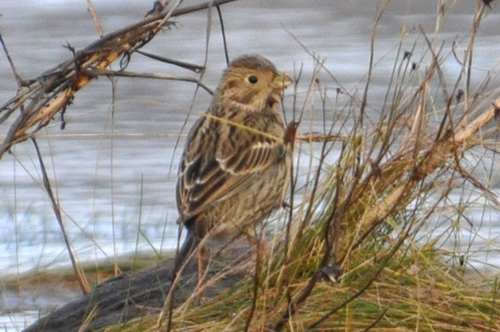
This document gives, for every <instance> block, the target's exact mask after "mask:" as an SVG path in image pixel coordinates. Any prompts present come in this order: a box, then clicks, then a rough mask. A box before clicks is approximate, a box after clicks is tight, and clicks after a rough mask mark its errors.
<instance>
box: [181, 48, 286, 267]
mask: <svg viewBox="0 0 500 332" xmlns="http://www.w3.org/2000/svg"><path fill="white" fill-rule="evenodd" d="M291 83H292V79H291V78H290V76H289V75H287V74H286V73H280V72H278V71H277V70H276V67H275V66H274V65H273V64H272V63H271V62H270V61H269V60H267V59H265V58H264V57H262V56H259V55H243V56H241V57H239V58H237V59H236V60H234V61H232V62H231V63H230V64H229V66H228V68H227V69H226V71H225V72H224V75H223V76H222V79H221V81H220V83H219V86H218V87H217V90H216V91H215V94H214V96H213V99H212V103H211V105H210V107H209V109H208V111H207V112H206V113H205V114H204V115H203V116H201V117H200V118H199V119H198V121H197V122H196V123H195V124H194V126H193V127H192V128H191V131H190V132H189V135H188V138H187V142H186V145H185V148H184V154H183V156H182V159H181V162H180V166H179V177H178V182H177V191H176V194H177V197H176V198H177V209H178V211H179V216H180V217H179V221H178V222H179V223H182V224H183V225H184V226H185V227H186V228H187V237H186V240H185V242H184V244H183V247H182V249H181V252H180V253H179V255H178V257H177V262H176V265H177V267H179V265H180V264H181V263H183V261H184V260H185V259H186V258H187V256H188V255H189V254H190V253H191V252H192V251H193V250H195V249H196V248H197V247H198V245H199V244H200V242H201V241H202V239H203V238H204V237H206V236H208V237H210V238H221V237H222V238H224V237H228V236H234V235H235V234H237V233H245V229H248V228H249V227H250V226H253V225H255V224H256V223H259V222H261V221H262V220H263V219H265V218H266V217H267V216H268V215H269V214H270V213H271V212H272V211H273V210H274V209H276V208H278V207H280V206H282V203H283V199H284V194H285V190H286V188H287V183H288V182H289V168H290V163H291V159H292V142H290V139H287V130H286V129H285V126H284V124H283V120H282V118H281V113H280V102H281V99H282V93H283V90H284V89H285V88H286V87H288V86H289V85H290V84H291ZM247 234H248V233H247ZM203 252H204V246H203V245H200V248H199V249H198V273H199V277H200V276H201V273H202V272H203V271H202V266H203Z"/></svg>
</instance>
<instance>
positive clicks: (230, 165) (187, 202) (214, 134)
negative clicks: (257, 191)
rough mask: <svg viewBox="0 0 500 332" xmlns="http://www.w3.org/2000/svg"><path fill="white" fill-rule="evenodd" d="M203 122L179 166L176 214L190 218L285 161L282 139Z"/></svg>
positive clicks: (195, 130) (233, 193) (284, 148)
mask: <svg viewBox="0 0 500 332" xmlns="http://www.w3.org/2000/svg"><path fill="white" fill-rule="evenodd" d="M225 127H226V128H227V130H221V124H220V122H219V121H210V120H209V119H206V118H202V119H200V121H199V123H198V124H197V125H195V127H194V128H193V134H192V135H190V136H191V137H192V140H189V139H188V141H189V144H188V146H186V152H185V155H184V158H183V160H182V162H181V166H180V167H181V169H180V178H179V182H178V186H177V195H178V197H177V198H178V200H177V201H178V204H180V205H179V210H180V212H181V214H182V215H183V219H187V218H190V217H192V216H194V215H196V214H198V213H200V212H202V211H203V210H205V209H206V208H208V207H210V206H211V204H213V203H215V202H217V201H220V200H225V199H227V198H229V197H231V196H233V195H236V194H238V193H240V192H243V191H245V190H246V189H247V188H248V186H249V185H250V184H252V183H253V182H254V181H257V180H258V179H259V178H260V176H261V173H262V171H265V170H267V169H268V168H269V167H271V166H272V165H274V164H276V163H277V162H279V161H280V160H281V159H282V158H284V157H285V153H286V151H285V150H286V147H285V145H284V144H283V142H282V140H281V137H280V138H278V139H274V138H272V137H270V136H269V135H263V134H261V133H259V132H257V131H254V130H248V129H245V128H241V127H237V126H227V125H226V126H225Z"/></svg>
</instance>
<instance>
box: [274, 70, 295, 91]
mask: <svg viewBox="0 0 500 332" xmlns="http://www.w3.org/2000/svg"><path fill="white" fill-rule="evenodd" d="M292 83H293V80H292V77H290V75H288V74H287V73H278V74H277V75H276V77H275V78H274V80H273V81H272V82H271V88H272V89H273V90H278V91H281V90H283V89H286V88H287V87H288V86H289V85H290V84H292Z"/></svg>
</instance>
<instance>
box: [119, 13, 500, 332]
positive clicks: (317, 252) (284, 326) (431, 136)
mask: <svg viewBox="0 0 500 332" xmlns="http://www.w3.org/2000/svg"><path fill="white" fill-rule="evenodd" d="M483 10H484V6H482V5H481V6H478V8H477V12H476V14H475V21H474V22H473V27H472V29H471V34H470V36H469V38H470V42H469V43H468V45H469V46H468V48H467V50H466V52H465V53H464V54H465V55H464V58H463V59H460V61H461V63H462V68H463V69H462V71H461V72H460V73H459V75H458V77H457V79H456V82H455V83H454V84H453V85H452V86H451V87H448V85H447V83H446V82H445V80H444V78H443V63H444V61H446V59H447V58H449V57H450V56H451V52H450V53H449V54H445V53H444V50H443V48H440V47H437V46H436V45H437V44H438V43H437V41H438V36H437V35H436V36H435V37H434V39H429V37H428V36H427V35H426V33H425V32H424V31H423V30H421V31H420V35H419V41H416V42H415V44H414V45H413V46H414V48H413V49H412V50H409V51H405V50H403V49H402V47H401V48H400V49H399V53H398V55H399V56H398V60H396V63H395V65H394V71H393V72H392V76H391V80H390V84H389V86H388V89H387V95H386V99H385V102H384V104H383V108H382V110H381V111H380V115H379V117H378V119H377V121H371V122H370V124H368V123H369V120H372V119H369V117H368V115H367V109H368V100H367V92H368V91H369V88H370V85H371V84H372V82H371V80H370V77H371V71H372V70H373V68H374V67H373V62H372V65H371V66H370V69H369V73H368V75H367V82H366V90H365V92H364V94H363V95H362V96H361V97H360V98H357V97H358V96H350V97H351V99H350V101H349V104H348V105H350V106H347V107H344V106H342V107H340V106H339V105H336V103H335V100H336V98H335V97H332V96H330V95H328V93H326V92H325V91H328V90H327V89H326V87H324V86H322V85H321V83H320V81H319V80H318V79H317V77H314V78H313V80H312V81H311V84H310V90H309V93H311V94H312V93H316V94H317V96H319V99H320V100H321V104H322V106H323V112H324V114H326V113H327V112H329V111H331V110H330V109H329V108H328V107H327V105H335V107H337V106H338V107H339V108H344V109H347V112H348V113H349V114H354V116H353V118H352V119H350V120H349V121H347V120H346V121H345V122H344V124H343V125H341V126H340V127H341V130H339V133H336V132H334V131H333V130H334V128H335V127H333V126H332V128H331V129H329V130H325V132H324V135H323V138H324V139H323V145H322V148H321V155H320V157H319V166H318V168H317V170H310V171H311V173H312V174H313V176H311V177H310V180H309V181H308V182H307V183H305V184H304V187H302V188H300V189H301V191H302V193H304V195H303V196H304V199H303V201H302V202H299V203H298V204H297V203H295V204H293V209H292V211H291V212H290V215H289V218H288V222H287V225H286V226H285V227H284V228H283V232H282V237H280V238H278V239H275V242H274V243H273V246H272V247H273V250H274V251H273V253H272V254H270V253H269V252H266V253H264V254H263V257H260V258H262V260H259V258H258V259H257V261H256V263H257V267H256V268H255V270H253V273H252V274H253V275H252V276H250V277H249V278H248V279H247V280H244V281H242V282H241V283H239V284H238V285H237V286H236V287H234V288H231V289H229V290H227V292H225V293H224V294H222V295H220V296H218V297H216V298H213V299H210V300H209V301H208V302H206V303H204V304H203V305H197V304H196V303H195V301H192V300H191V301H187V302H186V304H185V305H183V306H181V307H180V308H176V309H171V310H174V312H173V315H172V319H173V321H172V323H173V326H174V328H175V330H182V331H220V330H231V331H242V330H244V331H268V330H269V331H271V330H272V331H280V330H291V331H311V330H329V331H331V330H369V329H378V330H388V329H391V330H398V331H399V330H439V331H447V330H453V331H470V330H477V331H492V330H500V324H499V323H498V322H499V321H500V320H499V319H498V317H499V315H500V309H499V308H500V306H499V305H498V299H497V297H498V294H497V293H498V290H499V285H498V282H497V281H496V279H493V280H492V279H488V278H485V276H483V275H481V274H475V275H474V276H472V277H471V276H470V274H471V273H472V272H470V271H474V267H473V266H472V265H469V264H468V262H467V255H469V254H471V253H470V252H462V253H459V252H455V253H454V252H447V251H445V250H444V249H441V248H440V246H441V245H442V240H443V239H445V238H447V237H450V236H452V234H450V233H453V232H454V231H455V230H454V227H455V226H456V225H457V224H458V225H459V224H460V222H469V219H468V217H467V214H468V211H469V210H470V209H471V208H472V207H473V206H475V204H476V202H477V201H478V200H477V198H473V197H472V196H470V194H468V193H467V191H474V192H475V194H476V195H477V196H478V197H481V199H483V201H484V202H485V203H484V204H490V203H491V204H497V201H496V199H495V198H494V196H493V195H492V193H491V192H490V190H489V189H488V186H487V185H486V184H485V183H483V181H482V180H481V179H479V178H477V177H476V176H475V175H474V168H475V167H476V166H477V164H473V163H472V161H473V160H481V158H486V157H488V158H491V155H489V153H490V151H489V150H488V146H489V145H490V144H494V143H493V142H492V141H490V140H489V139H490V137H493V136H494V135H496V134H497V128H496V127H492V126H488V125H489V124H490V123H491V122H492V121H494V120H495V117H496V116H497V113H498V111H499V110H500V99H498V97H499V91H498V90H490V91H488V90H486V86H485V85H481V86H480V87H478V88H477V89H476V90H474V88H473V87H472V86H471V83H470V73H471V70H472V68H471V63H472V62H471V58H472V54H473V48H474V40H475V37H476V33H477V28H478V26H479V24H480V22H481V18H482V16H483ZM443 12H444V11H443ZM443 12H441V11H440V12H439V13H438V14H437V15H438V21H439V20H440V19H441V18H442V17H441V15H443ZM374 35H375V34H374ZM373 42H375V40H374V41H373ZM419 42H421V43H423V45H425V51H424V52H422V56H421V57H420V58H419V59H418V58H416V57H417V56H416V54H417V52H416V47H417V45H419ZM315 60H316V61H317V71H316V72H317V73H319V72H320V71H322V70H323V67H322V65H323V64H322V62H321V61H320V60H319V59H317V58H315ZM426 61H427V62H428V63H429V65H428V66H427V67H425V65H424V63H426ZM344 93H346V94H348V93H347V92H344ZM437 97H439V98H437ZM356 100H360V102H359V103H357V102H356ZM436 100H441V101H442V102H437V101H436ZM344 112H345V111H344ZM325 117H326V116H325ZM347 123H350V124H351V125H352V126H351V128H350V129H348V130H346V128H347V125H346V124H347ZM336 128H337V129H338V126H337V127H336ZM337 129H336V130H337ZM342 131H343V132H346V133H345V134H342ZM331 137H335V140H334V141H333V142H331V141H330V140H329V138H331ZM308 140H309V141H311V142H312V141H317V140H318V139H317V137H312V136H307V135H306V136H304V137H300V140H299V141H302V143H304V142H305V143H307V141H308ZM332 151H336V152H332ZM338 151H340V153H339V152H338ZM331 153H339V157H338V158H337V162H336V163H335V164H328V163H327V162H326V161H325V160H326V159H327V157H328V156H329V154H331ZM295 189H297V188H295V187H294V188H292V191H293V190H295ZM457 194H458V196H459V197H460V198H459V199H458V201H457V200H456V199H454V198H453V197H455V196H456V195H457ZM454 195H455V196H454ZM446 214H448V215H449V217H444V218H443V215H446ZM443 220H444V221H443ZM438 222H439V223H440V224H441V226H442V225H444V223H447V222H449V223H450V226H449V227H444V229H445V230H444V231H443V232H441V233H435V235H434V236H432V237H430V238H429V237H428V238H426V237H425V236H424V235H425V234H423V231H422V230H423V229H424V228H425V227H428V226H429V225H436V223H438ZM452 225H455V226H452ZM444 226H446V225H444ZM446 255H448V256H450V255H451V256H452V257H453V258H454V259H453V260H449V259H448V263H447V262H445V261H446V259H445V258H446ZM449 262H455V264H450V263H449ZM336 266H340V267H341V268H342V270H343V271H344V275H343V276H342V278H341V279H340V281H339V282H338V283H332V282H331V281H329V279H328V271H330V270H331V269H333V270H335V267H336ZM219 278H222V277H221V276H219ZM160 317H162V316H160ZM146 321H149V322H150V323H151V324H152V325H149V326H147V327H144V323H145V322H146ZM163 323H164V322H163V321H162V319H160V320H159V321H158V322H155V321H154V319H151V320H149V319H146V320H144V319H143V320H141V322H140V323H137V324H140V325H136V324H134V323H132V324H131V325H130V327H128V328H126V327H124V326H121V327H120V330H121V331H132V330H133V331H138V330H143V331H152V330H156V329H157V328H158V327H159V325H162V324H163ZM146 325H148V324H146Z"/></svg>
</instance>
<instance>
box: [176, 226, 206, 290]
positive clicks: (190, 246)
mask: <svg viewBox="0 0 500 332" xmlns="http://www.w3.org/2000/svg"><path fill="white" fill-rule="evenodd" d="M199 243H200V240H199V239H198V238H197V237H196V236H194V235H193V232H191V231H190V230H188V232H187V234H186V239H185V240H184V243H183V244H182V247H181V249H180V250H179V251H178V252H177V255H176V256H175V266H174V273H173V275H172V280H174V279H175V278H176V277H177V274H178V273H179V270H180V269H181V267H182V265H183V264H184V263H185V262H186V261H187V259H188V258H189V256H190V255H191V253H193V251H194V250H195V249H196V247H198V244H199Z"/></svg>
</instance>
